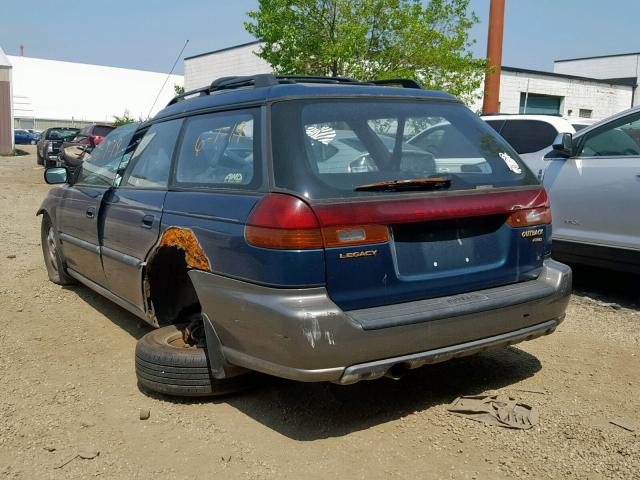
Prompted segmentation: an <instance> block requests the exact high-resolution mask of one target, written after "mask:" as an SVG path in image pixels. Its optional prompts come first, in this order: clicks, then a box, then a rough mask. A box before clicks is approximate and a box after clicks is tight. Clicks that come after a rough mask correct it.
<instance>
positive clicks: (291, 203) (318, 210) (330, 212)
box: [245, 189, 551, 250]
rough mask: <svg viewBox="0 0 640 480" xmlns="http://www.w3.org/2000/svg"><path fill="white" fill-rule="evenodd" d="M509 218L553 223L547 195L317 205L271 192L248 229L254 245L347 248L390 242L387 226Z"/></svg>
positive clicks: (518, 222)
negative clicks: (491, 217) (434, 221)
mask: <svg viewBox="0 0 640 480" xmlns="http://www.w3.org/2000/svg"><path fill="white" fill-rule="evenodd" d="M488 215H507V223H508V224H509V225H510V226H512V227H528V226H532V225H544V224H549V223H551V211H550V209H549V200H548V197H547V194H546V192H545V191H544V190H543V189H540V190H522V191H515V192H497V193H488V194H483V195H460V196H451V197H449V196H441V197H429V198H426V197H425V198H421V199H402V200H401V199H398V200H386V199H385V200H373V201H364V202H354V203H343V204H318V205H314V206H313V208H312V207H311V206H310V205H309V204H307V203H306V202H305V201H304V200H302V199H300V198H298V197H294V196H292V195H285V194H280V193H271V194H269V195H267V196H265V197H264V198H263V199H262V200H260V202H258V204H257V205H256V206H255V207H254V209H253V211H252V212H251V215H250V216H249V219H248V221H247V226H246V228H245V238H246V240H247V242H248V243H249V244H251V245H254V246H257V247H263V248H276V249H285V250H310V249H319V248H324V247H327V248H329V247H345V246H351V245H364V244H373V243H384V242H387V241H389V229H388V225H394V224H402V223H420V222H429V221H433V220H445V219H454V218H468V217H478V216H488Z"/></svg>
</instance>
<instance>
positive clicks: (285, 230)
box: [245, 193, 389, 250]
mask: <svg viewBox="0 0 640 480" xmlns="http://www.w3.org/2000/svg"><path fill="white" fill-rule="evenodd" d="M245 238H246V239H247V242H248V243H249V244H250V245H254V246H256V247H262V248H275V249H284V250H312V249H318V248H323V247H341V246H351V245H362V244H371V243H381V242H386V241H388V240H389V231H388V229H387V227H386V226H384V225H345V226H330V227H324V228H322V227H321V226H320V223H319V222H318V219H317V217H316V215H315V213H314V211H313V210H312V209H311V207H310V206H309V205H308V204H307V203H306V202H304V201H303V200H301V199H300V198H297V197H293V196H291V195H283V194H278V193H272V194H269V195H267V196H266V197H264V198H263V199H262V200H261V201H260V202H259V203H258V205H256V207H255V208H254V209H253V211H252V212H251V215H250V217H249V219H248V221H247V226H246V228H245Z"/></svg>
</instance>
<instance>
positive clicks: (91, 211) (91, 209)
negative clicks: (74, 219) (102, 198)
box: [86, 207, 96, 218]
mask: <svg viewBox="0 0 640 480" xmlns="http://www.w3.org/2000/svg"><path fill="white" fill-rule="evenodd" d="M86 214H87V217H88V218H94V217H95V216H96V207H89V208H87V212H86Z"/></svg>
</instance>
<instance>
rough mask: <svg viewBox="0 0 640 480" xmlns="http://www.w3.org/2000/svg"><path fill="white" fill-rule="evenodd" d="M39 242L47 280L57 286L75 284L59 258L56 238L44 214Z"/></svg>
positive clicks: (49, 221) (48, 219) (49, 220)
mask: <svg viewBox="0 0 640 480" xmlns="http://www.w3.org/2000/svg"><path fill="white" fill-rule="evenodd" d="M40 241H41V243H42V254H43V256H44V264H45V265H46V267H47V274H48V275H49V280H51V281H52V282H53V283H57V284H58V285H73V284H75V283H76V281H75V279H74V278H73V277H70V276H69V275H68V274H67V272H66V271H65V268H64V264H63V262H62V259H61V258H60V250H59V248H58V245H59V243H58V237H57V235H56V231H55V229H54V228H53V225H52V224H51V219H50V218H49V217H48V216H47V215H46V214H45V215H43V216H42V226H41V228H40Z"/></svg>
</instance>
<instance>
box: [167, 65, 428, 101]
mask: <svg viewBox="0 0 640 480" xmlns="http://www.w3.org/2000/svg"><path fill="white" fill-rule="evenodd" d="M293 83H322V84H330V85H362V86H373V85H378V86H386V85H397V86H401V87H403V88H422V87H421V86H420V84H419V83H418V82H416V81H415V80H410V79H407V78H393V79H386V80H369V81H366V82H362V81H360V80H356V79H355V78H350V77H322V76H304V75H273V74H271V73H262V74H258V75H249V76H234V77H220V78H217V79H216V80H214V81H213V82H211V85H209V86H207V87H202V88H198V89H196V90H190V91H188V92H185V93H181V94H180V95H176V96H175V97H173V99H172V100H171V101H170V102H169V103H168V104H167V107H168V106H169V105H173V104H175V103H178V102H180V101H182V100H186V99H187V98H189V97H193V96H199V97H200V96H204V95H209V94H211V93H213V92H217V91H221V90H233V89H236V88H244V87H253V88H261V87H272V86H274V85H281V84H293Z"/></svg>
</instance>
